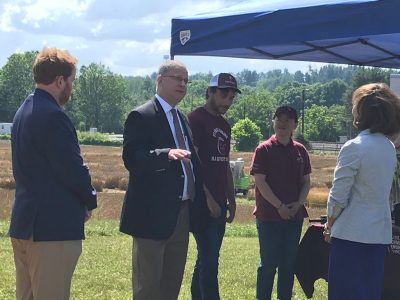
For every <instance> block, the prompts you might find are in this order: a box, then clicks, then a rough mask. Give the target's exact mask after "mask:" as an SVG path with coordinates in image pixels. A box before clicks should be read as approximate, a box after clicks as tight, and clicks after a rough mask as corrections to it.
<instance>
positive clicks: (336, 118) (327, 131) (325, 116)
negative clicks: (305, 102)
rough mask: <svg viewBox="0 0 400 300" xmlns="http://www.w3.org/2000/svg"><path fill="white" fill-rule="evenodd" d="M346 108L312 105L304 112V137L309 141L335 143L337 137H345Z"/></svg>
mask: <svg viewBox="0 0 400 300" xmlns="http://www.w3.org/2000/svg"><path fill="white" fill-rule="evenodd" d="M346 118H347V114H346V108H345V106H344V105H333V106H331V107H327V106H322V105H315V104H314V105H312V106H311V107H310V108H308V109H306V111H305V122H304V123H305V125H304V137H305V139H306V140H310V141H327V142H336V141H337V140H338V136H339V135H346Z"/></svg>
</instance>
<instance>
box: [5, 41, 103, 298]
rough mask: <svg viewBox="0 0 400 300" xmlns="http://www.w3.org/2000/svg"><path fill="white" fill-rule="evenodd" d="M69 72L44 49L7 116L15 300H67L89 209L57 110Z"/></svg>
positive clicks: (91, 193)
mask: <svg viewBox="0 0 400 300" xmlns="http://www.w3.org/2000/svg"><path fill="white" fill-rule="evenodd" d="M75 74H76V59H75V58H74V57H73V56H71V55H70V54H69V53H68V52H67V51H65V50H60V49H57V48H44V49H43V50H42V51H41V52H40V53H39V54H38V55H37V57H36V60H35V63H34V65H33V77H34V80H35V82H36V88H35V90H34V92H33V94H31V95H29V96H28V97H27V98H26V99H25V101H24V102H23V103H22V105H21V107H20V108H19V109H18V111H17V113H16V114H15V117H14V123H13V128H12V134H11V147H12V164H13V173H14V178H15V182H16V191H15V201H14V205H13V209H12V215H11V224H10V230H9V234H10V237H11V242H12V246H13V251H14V261H15V266H16V276H17V279H16V295H17V300H23V299H38V300H54V299H57V300H66V299H69V294H70V286H71V279H72V274H73V272H74V270H75V266H76V264H77V261H78V258H79V256H80V254H81V251H82V239H84V222H85V220H87V219H88V218H89V217H90V215H91V210H92V209H94V208H96V206H97V202H96V191H95V190H94V189H93V187H92V185H91V179H90V175H89V171H88V168H87V167H86V166H85V165H84V163H83V160H82V157H81V155H80V148H79V144H78V139H77V135H76V131H75V128H74V126H73V125H72V123H71V121H70V119H69V118H68V117H67V115H66V114H65V113H64V112H63V111H62V109H61V106H63V105H64V104H65V103H67V102H68V100H69V97H70V95H71V91H72V87H73V81H74V79H75Z"/></svg>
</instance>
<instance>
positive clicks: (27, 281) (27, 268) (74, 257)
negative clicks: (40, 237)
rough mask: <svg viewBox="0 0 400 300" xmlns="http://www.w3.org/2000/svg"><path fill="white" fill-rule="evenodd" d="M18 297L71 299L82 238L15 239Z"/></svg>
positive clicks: (24, 298)
mask: <svg viewBox="0 0 400 300" xmlns="http://www.w3.org/2000/svg"><path fill="white" fill-rule="evenodd" d="M11 243H12V247H13V251H14V262H15V267H16V274H17V283H16V294H17V300H33V299H34V300H68V299H69V294H70V287H71V279H72V274H73V273H74V270H75V266H76V264H77V262H78V258H79V256H80V254H81V252H82V241H81V240H77V241H54V242H34V241H33V240H32V239H30V240H20V239H14V238H12V239H11Z"/></svg>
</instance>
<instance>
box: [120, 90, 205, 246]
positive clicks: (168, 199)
mask: <svg viewBox="0 0 400 300" xmlns="http://www.w3.org/2000/svg"><path fill="white" fill-rule="evenodd" d="M178 115H179V117H180V120H181V123H182V125H183V127H184V130H185V134H186V136H188V137H191V133H190V128H189V125H188V122H187V119H186V117H185V116H184V115H183V114H182V113H180V112H179V110H178ZM188 142H189V146H190V151H191V153H192V156H191V162H192V165H193V171H194V174H195V178H196V180H195V184H196V197H195V199H194V201H190V204H189V210H190V229H191V231H192V232H196V231H200V230H202V229H204V226H206V220H207V216H208V209H207V205H206V200H205V194H204V190H203V180H202V174H201V171H200V160H199V158H198V155H197V153H196V151H195V149H194V147H193V143H192V141H191V139H188ZM172 148H176V145H175V142H174V138H173V135H172V132H171V129H170V126H169V123H168V119H167V116H166V114H165V112H164V110H163V108H162V106H161V104H160V103H159V102H158V100H157V99H155V98H154V99H153V100H149V101H148V102H146V103H145V104H143V105H142V106H139V107H138V108H136V109H135V110H133V111H132V112H131V113H130V114H129V116H128V118H127V120H126V122H125V128H124V147H123V154H122V158H123V160H124V164H125V167H126V168H127V169H128V171H129V184H128V189H127V191H126V194H125V199H124V205H123V207H122V213H121V224H120V230H121V231H122V232H124V233H127V234H130V235H132V236H135V237H140V238H148V239H155V240H161V239H167V238H168V237H170V236H171V235H172V233H173V231H174V228H175V225H176V222H177V219H178V214H179V210H180V206H181V203H182V192H183V185H184V173H183V168H182V165H181V162H180V161H169V159H168V152H169V150H170V149H172Z"/></svg>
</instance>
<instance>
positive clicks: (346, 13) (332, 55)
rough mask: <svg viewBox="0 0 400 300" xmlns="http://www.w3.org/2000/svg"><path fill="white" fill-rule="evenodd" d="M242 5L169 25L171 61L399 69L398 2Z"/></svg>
mask: <svg viewBox="0 0 400 300" xmlns="http://www.w3.org/2000/svg"><path fill="white" fill-rule="evenodd" d="M266 2H267V1H243V2H242V3H241V4H239V5H236V6H233V7H231V8H227V9H225V10H221V11H218V12H214V13H210V14H202V15H197V16H193V17H182V18H174V19H172V28H171V49H170V50H171V58H174V56H176V55H197V56H224V57H240V58H256V59H279V60H297V61H314V62H329V63H339V64H353V65H363V66H376V67H387V68H400V1H399V0H378V1H375V0H360V1H354V0H353V1H350V0H347V1H343V0H342V1H338V0H336V1H334V0H330V1H329V0H328V1H316V0H291V1H288V0H285V1H278V2H277V1H274V3H273V4H271V3H270V4H268V3H266Z"/></svg>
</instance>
